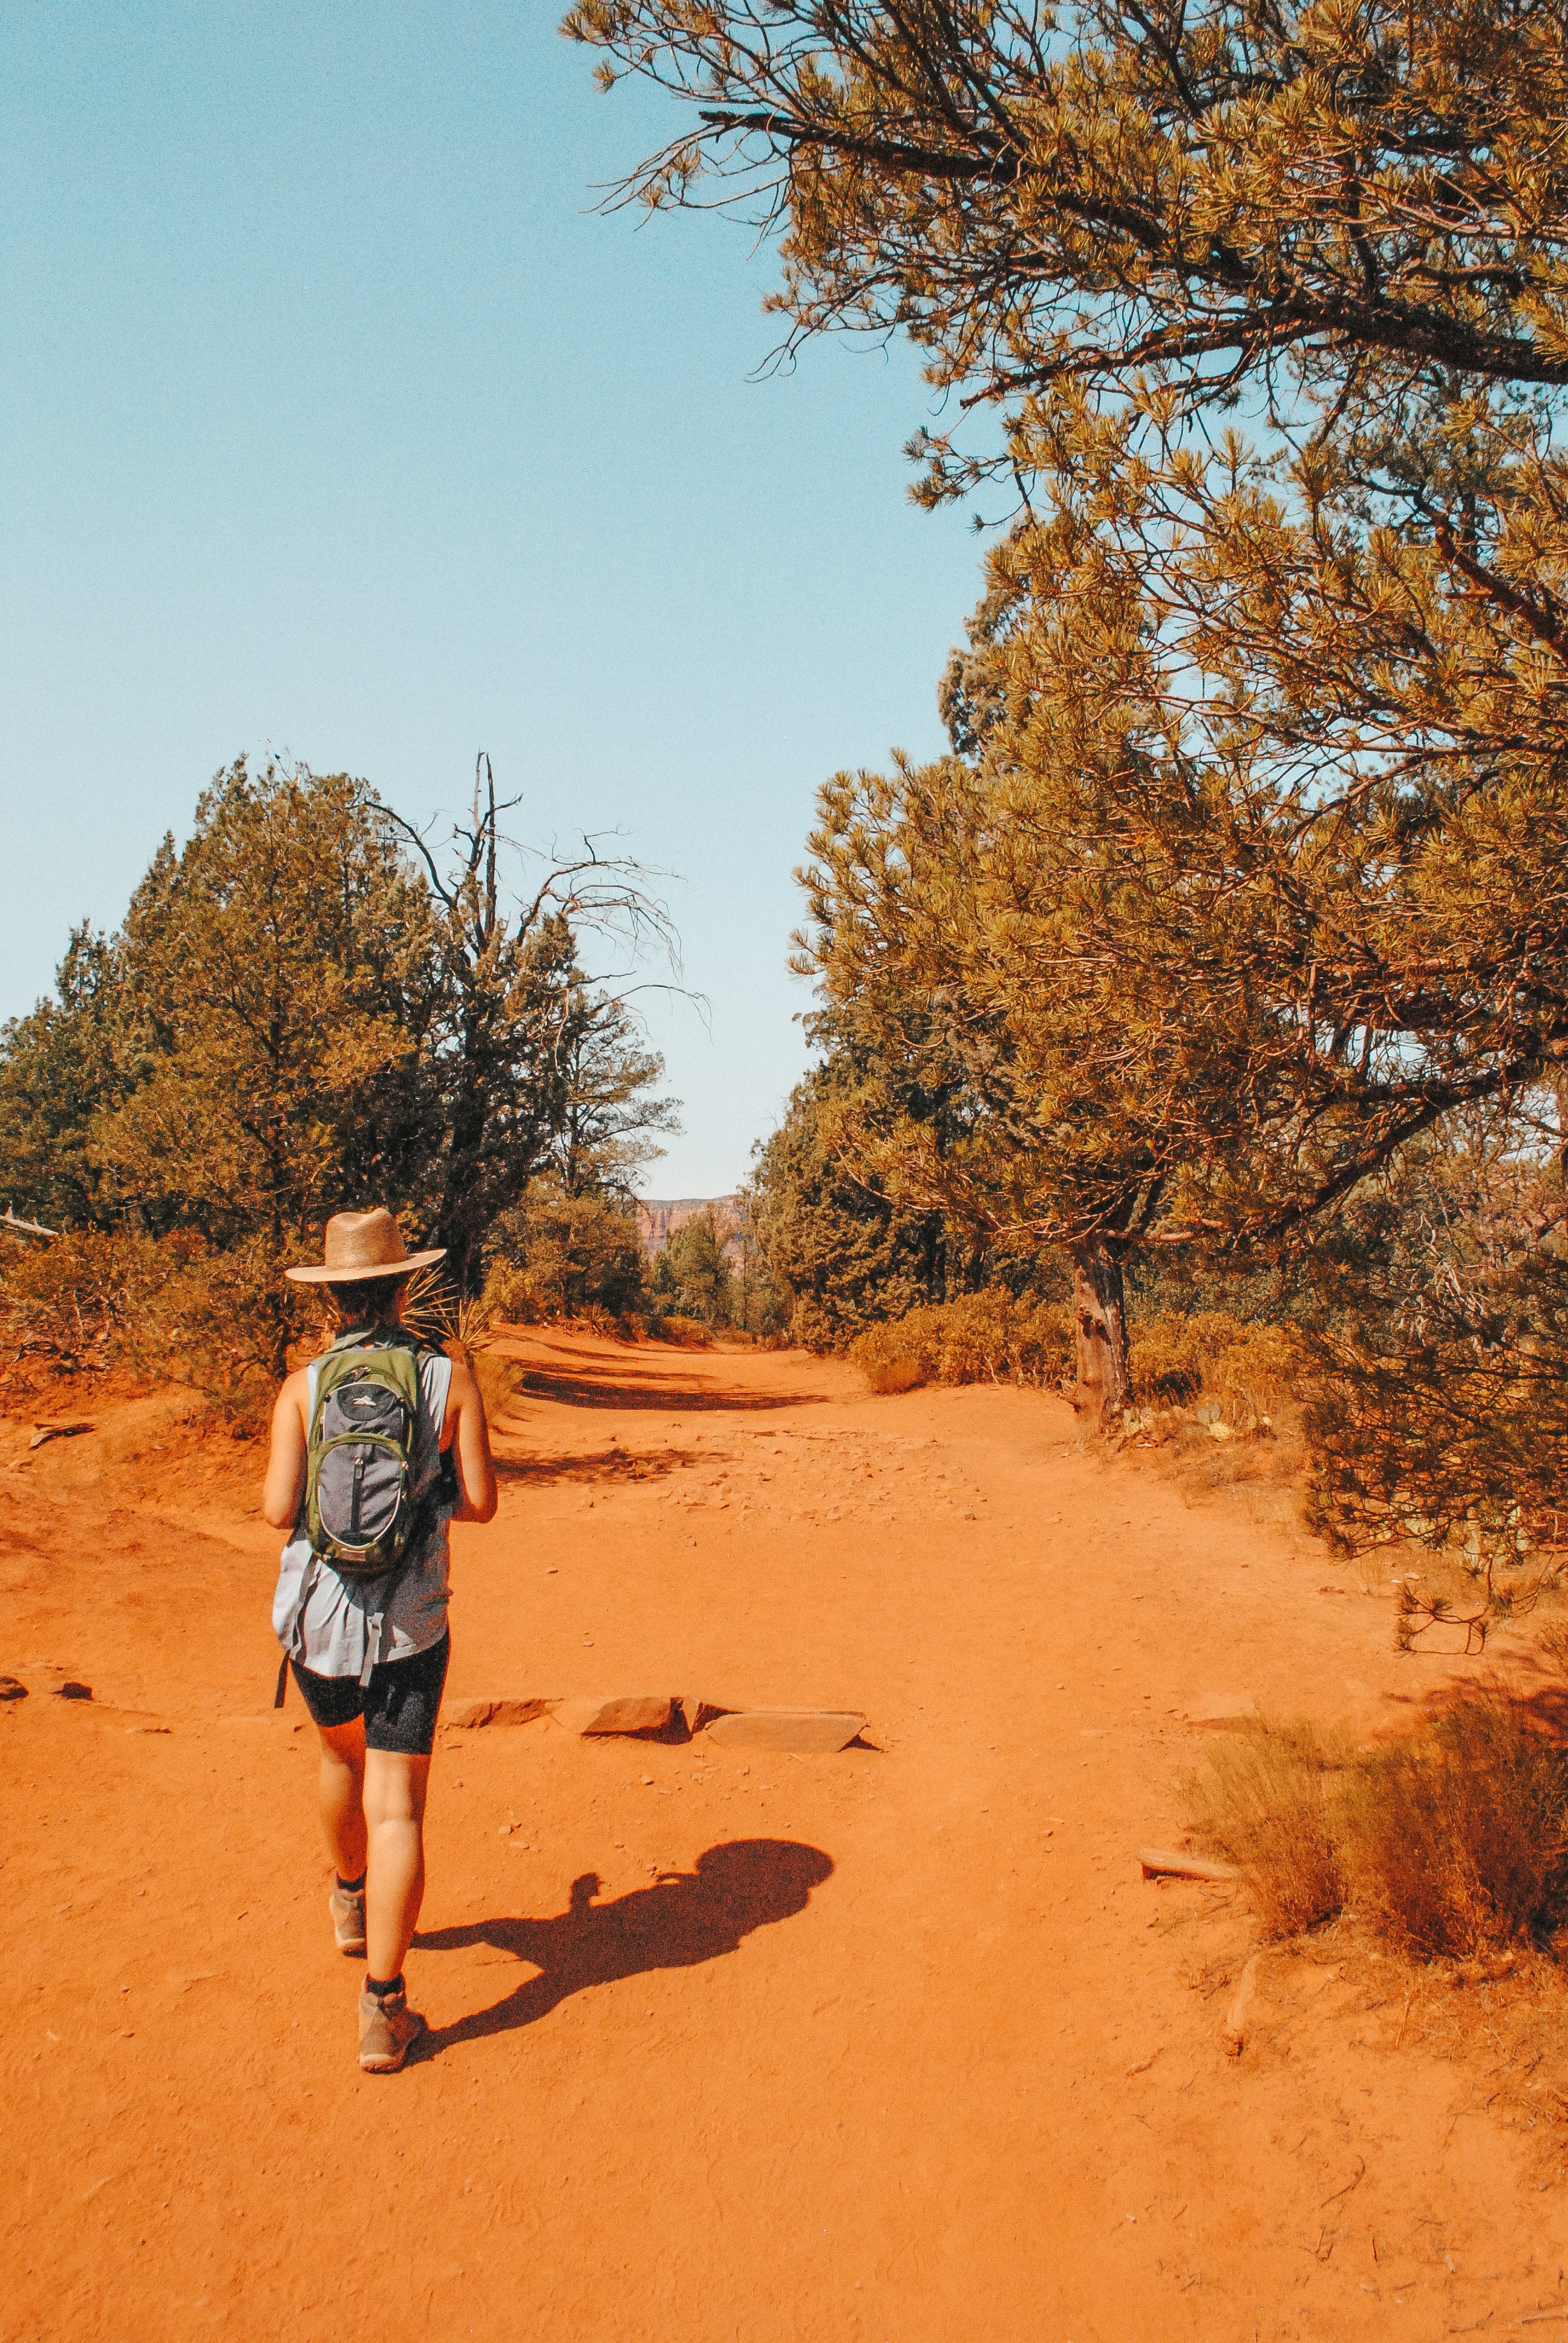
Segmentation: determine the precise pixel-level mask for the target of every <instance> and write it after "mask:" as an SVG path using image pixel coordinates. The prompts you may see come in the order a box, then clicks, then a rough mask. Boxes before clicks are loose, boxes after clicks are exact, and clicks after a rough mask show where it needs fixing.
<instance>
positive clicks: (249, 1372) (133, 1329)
mask: <svg viewBox="0 0 1568 2343" xmlns="http://www.w3.org/2000/svg"><path fill="white" fill-rule="evenodd" d="M312 1307H313V1305H312V1303H311V1302H310V1300H309V1299H308V1297H306V1296H302V1295H301V1294H299V1293H298V1292H296V1291H295V1290H294V1289H292V1288H289V1287H287V1286H286V1285H285V1284H284V1282H283V1276H282V1270H281V1267H280V1264H279V1263H278V1262H277V1261H276V1259H275V1258H274V1256H273V1254H272V1252H271V1251H270V1249H269V1248H268V1247H267V1246H266V1244H265V1243H262V1242H253V1243H250V1244H248V1245H245V1246H241V1247H238V1248H236V1249H235V1250H233V1251H231V1252H217V1251H216V1249H214V1248H212V1247H209V1246H208V1245H206V1243H205V1242H203V1240H202V1239H201V1238H200V1237H198V1236H196V1235H194V1234H191V1233H188V1232H181V1233H177V1234H175V1235H172V1236H166V1237H161V1238H158V1239H156V1240H154V1239H153V1238H151V1237H146V1236H141V1235H138V1234H136V1233H134V1232H129V1231H126V1232H119V1233H116V1234H115V1235H106V1234H103V1233H101V1232H97V1231H95V1230H76V1231H72V1232H68V1233H66V1234H65V1235H64V1236H62V1237H60V1238H58V1239H57V1240H56V1241H55V1242H54V1243H52V1244H50V1245H48V1246H46V1247H42V1248H40V1249H39V1250H37V1251H36V1252H28V1253H27V1254H26V1255H25V1256H24V1257H23V1259H22V1260H20V1261H15V1262H13V1261H8V1262H6V1265H5V1276H4V1280H3V1282H0V1327H3V1332H4V1337H5V1379H6V1382H7V1383H8V1384H9V1385H10V1386H11V1387H12V1388H13V1389H15V1390H16V1391H18V1392H20V1391H22V1390H24V1389H26V1390H29V1391H31V1390H35V1389H36V1388H37V1387H38V1385H39V1383H40V1381H41V1380H53V1381H60V1380H65V1381H74V1380H75V1379H76V1378H78V1377H81V1376H91V1377H93V1378H95V1379H97V1378H101V1377H103V1376H105V1375H106V1374H108V1373H111V1372H114V1371H118V1372H120V1373H125V1374H126V1375H128V1376H130V1377H132V1378H133V1379H136V1380H137V1381H140V1382H143V1383H159V1382H165V1381H168V1382H174V1383H186V1384H188V1385H190V1386H191V1388H192V1389H193V1390H196V1391H198V1392H200V1393H201V1394H202V1395H203V1397H204V1398H205V1399H206V1400H207V1401H208V1403H209V1405H210V1413H211V1419H212V1421H213V1422H215V1423H216V1424H218V1425H219V1426H221V1428H223V1429H224V1430H226V1431H228V1432H231V1433H234V1434H235V1435H236V1437H238V1438H250V1437H252V1436H254V1435H255V1434H256V1433H259V1432H261V1431H262V1430H263V1429H264V1428H265V1426H266V1421H267V1417H268V1415H269V1414H270V1413H271V1408H272V1402H273V1398H274V1396H275V1393H276V1372H275V1368H276V1354H277V1348H278V1343H279V1340H280V1335H281V1334H283V1333H286V1331H287V1328H288V1326H289V1324H290V1323H291V1322H293V1323H297V1324H302V1323H304V1322H305V1321H306V1320H307V1317H308V1315H309V1312H311V1309H312Z"/></svg>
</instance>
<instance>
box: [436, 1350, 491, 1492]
mask: <svg viewBox="0 0 1568 2343" xmlns="http://www.w3.org/2000/svg"><path fill="white" fill-rule="evenodd" d="M442 1432H443V1433H444V1435H445V1436H444V1438H443V1440H442V1443H441V1444H442V1446H443V1447H449V1448H450V1449H451V1452H452V1458H453V1462H454V1463H456V1465H457V1487H458V1489H459V1491H460V1492H461V1503H459V1505H458V1507H457V1512H456V1513H454V1514H453V1516H452V1519H453V1520H454V1521H455V1522H488V1521H493V1520H494V1518H495V1513H496V1507H497V1504H498V1503H499V1501H500V1491H499V1490H498V1488H497V1486H496V1464H495V1459H494V1458H493V1457H492V1455H491V1454H490V1427H489V1425H488V1424H487V1423H486V1421H485V1403H484V1399H483V1397H482V1395H481V1393H480V1391H479V1386H478V1384H477V1382H476V1381H475V1380H474V1373H473V1369H472V1368H471V1367H465V1366H463V1365H461V1364H460V1363H458V1362H457V1361H454V1362H453V1365H452V1381H451V1385H450V1388H449V1390H448V1392H447V1421H446V1423H445V1424H444V1425H443V1426H442Z"/></svg>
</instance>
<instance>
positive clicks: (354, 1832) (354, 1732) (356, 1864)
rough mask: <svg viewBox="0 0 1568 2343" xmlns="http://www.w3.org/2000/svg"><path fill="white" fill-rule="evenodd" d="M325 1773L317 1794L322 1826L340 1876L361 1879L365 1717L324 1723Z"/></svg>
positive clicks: (322, 1728) (322, 1772) (319, 1729)
mask: <svg viewBox="0 0 1568 2343" xmlns="http://www.w3.org/2000/svg"><path fill="white" fill-rule="evenodd" d="M317 1732H318V1733H319V1734H320V1735H321V1777H320V1783H319V1785H318V1789H317V1797H318V1800H319V1803H320V1808H321V1827H322V1829H323V1830H324V1831H325V1832H326V1833H327V1846H328V1847H329V1848H330V1850H331V1853H332V1860H333V1862H334V1864H335V1865H337V1876H338V1877H339V1879H357V1878H358V1877H359V1875H360V1873H361V1872H362V1871H363V1870H364V1868H365V1720H364V1718H363V1717H360V1716H357V1717H355V1718H354V1719H353V1721H352V1722H351V1723H350V1724H347V1725H317Z"/></svg>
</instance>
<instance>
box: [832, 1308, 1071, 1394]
mask: <svg viewBox="0 0 1568 2343" xmlns="http://www.w3.org/2000/svg"><path fill="white" fill-rule="evenodd" d="M849 1358H850V1361H851V1362H852V1363H853V1364H854V1365H855V1366H857V1367H859V1370H860V1372H861V1373H862V1374H863V1375H864V1376H865V1378H866V1381H867V1382H868V1383H869V1385H870V1387H871V1389H872V1390H873V1391H874V1392H902V1391H912V1390H913V1389H914V1388H915V1386H916V1385H917V1384H919V1383H1037V1384H1039V1383H1044V1384H1051V1385H1055V1384H1058V1383H1061V1382H1062V1381H1063V1380H1064V1379H1065V1378H1066V1377H1067V1376H1068V1375H1069V1374H1070V1372H1071V1359H1072V1313H1071V1312H1070V1309H1069V1308H1068V1306H1067V1305H1066V1303H1065V1302H1016V1301H1014V1299H1013V1297H1012V1295H1011V1294H1010V1293H1007V1292H1002V1291H1000V1290H992V1291H990V1292H983V1293H965V1294H962V1295H960V1298H959V1299H958V1300H957V1301H956V1302H935V1303H932V1304H930V1306H929V1307H927V1308H924V1309H920V1310H911V1311H910V1312H907V1313H906V1315H905V1316H904V1317H902V1318H896V1319H892V1320H890V1321H889V1322H887V1323H885V1324H883V1325H880V1326H868V1327H867V1329H866V1331H865V1332H864V1333H863V1334H857V1336H856V1337H855V1340H854V1341H853V1342H851V1343H850V1345H849Z"/></svg>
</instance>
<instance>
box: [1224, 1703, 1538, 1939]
mask: <svg viewBox="0 0 1568 2343" xmlns="http://www.w3.org/2000/svg"><path fill="white" fill-rule="evenodd" d="M1189 1793H1190V1798H1191V1809H1192V1814H1193V1819H1194V1822H1195V1824H1196V1825H1197V1826H1198V1828H1199V1829H1200V1830H1201V1832H1202V1833H1203V1834H1204V1835H1205V1836H1206V1837H1207V1838H1209V1839H1210V1840H1211V1842H1212V1843H1213V1844H1214V1845H1216V1846H1218V1847H1220V1848H1221V1850H1222V1851H1223V1852H1224V1853H1225V1854H1226V1855H1228V1856H1229V1857H1230V1859H1231V1861H1232V1862H1233V1863H1234V1864H1235V1865H1237V1867H1238V1869H1239V1870H1240V1871H1241V1875H1242V1876H1243V1879H1244V1880H1245V1882H1246V1885H1247V1888H1248V1891H1249V1893H1250V1894H1251V1896H1252V1898H1253V1900H1254V1903H1255V1905H1256V1907H1257V1910H1258V1915H1259V1917H1260V1919H1261V1922H1262V1925H1263V1928H1264V1932H1265V1934H1267V1935H1269V1936H1292V1935H1295V1934H1297V1933H1298V1932H1299V1931H1301V1930H1302V1929H1304V1928H1309V1927H1312V1926H1315V1925H1316V1924H1317V1923H1318V1922H1320V1921H1322V1920H1326V1919H1330V1918H1332V1917H1333V1916H1335V1915H1337V1914H1338V1913H1340V1912H1342V1911H1345V1910H1347V1909H1352V1910H1353V1911H1354V1912H1355V1913H1356V1915H1357V1916H1359V1917H1361V1918H1362V1919H1363V1920H1364V1921H1366V1923H1367V1924H1368V1925H1369V1926H1371V1927H1372V1928H1373V1929H1374V1930H1375V1932H1376V1933H1377V1934H1378V1935H1379V1936H1382V1937H1383V1938H1384V1939H1385V1940H1386V1941H1387V1942H1388V1943H1390V1944H1391V1945H1392V1946H1393V1947H1394V1948H1395V1949H1397V1950H1398V1951H1399V1952H1401V1953H1402V1954H1404V1955H1405V1956H1407V1957H1410V1958H1413V1959H1417V1960H1432V1959H1434V1958H1440V1957H1447V1958H1452V1959H1456V1960H1465V1959H1472V1958H1474V1957H1475V1956H1477V1955H1479V1954H1483V1953H1488V1952H1497V1951H1502V1950H1503V1949H1505V1948H1508V1947H1510V1946H1520V1945H1523V1944H1534V1945H1537V1946H1544V1945H1546V1944H1549V1943H1550V1942H1551V1941H1552V1939H1553V1937H1554V1936H1555V1935H1556V1934H1557V1932H1558V1931H1559V1930H1560V1929H1561V1928H1562V1927H1563V1925H1564V1922H1565V1921H1568V1750H1564V1749H1563V1748H1562V1747H1560V1746H1559V1745H1558V1744H1557V1743H1556V1742H1554V1741H1553V1740H1552V1739H1551V1738H1550V1737H1549V1736H1548V1735H1546V1734H1545V1733H1543V1731H1542V1730H1541V1729H1540V1727H1539V1726H1538V1725H1536V1724H1535V1723H1534V1722H1533V1720H1532V1719H1531V1718H1530V1717H1529V1716H1527V1715H1523V1714H1522V1713H1521V1711H1520V1710H1519V1708H1518V1707H1517V1706H1515V1705H1514V1704H1512V1703H1510V1702H1509V1701H1508V1700H1506V1699H1505V1698H1504V1697H1503V1695H1502V1694H1499V1693H1496V1692H1489V1691H1473V1692H1469V1693H1466V1694H1463V1695H1462V1697H1461V1698H1460V1699H1459V1700H1457V1701H1455V1702H1454V1703H1453V1704H1452V1706H1451V1707H1450V1708H1448V1709H1447V1710H1445V1711H1443V1712H1442V1714H1440V1715H1436V1716H1434V1717H1432V1718H1430V1719H1429V1720H1428V1721H1427V1722H1426V1723H1425V1724H1424V1725H1422V1728H1421V1730H1420V1731H1419V1732H1418V1733H1416V1734H1414V1735H1412V1736H1410V1737H1409V1738H1408V1739H1406V1740H1403V1741H1400V1742H1397V1743H1392V1744H1383V1745H1377V1746H1373V1747H1371V1748H1353V1747H1352V1746H1351V1745H1348V1744H1347V1743H1344V1742H1342V1741H1337V1740H1335V1739H1334V1738H1332V1736H1325V1735H1322V1734H1321V1733H1320V1732H1319V1731H1318V1730H1317V1728H1315V1727H1314V1726H1312V1725H1307V1724H1301V1723H1298V1724H1289V1725H1286V1724H1275V1723H1267V1722H1262V1721H1260V1722H1259V1723H1258V1724H1256V1725H1252V1726H1251V1727H1250V1728H1249V1729H1248V1730H1246V1731H1244V1732H1243V1733H1241V1734H1240V1735H1236V1736H1234V1737H1233V1738H1228V1739H1227V1740H1226V1741H1224V1742H1222V1743H1221V1744H1219V1745H1217V1746H1216V1747H1215V1748H1214V1749H1213V1750H1211V1753H1210V1756H1209V1763H1208V1765H1207V1767H1206V1769H1205V1770H1204V1771H1203V1773H1201V1774H1200V1775H1195V1776H1194V1777H1193V1778H1192V1780H1191V1783H1190V1784H1189Z"/></svg>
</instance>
